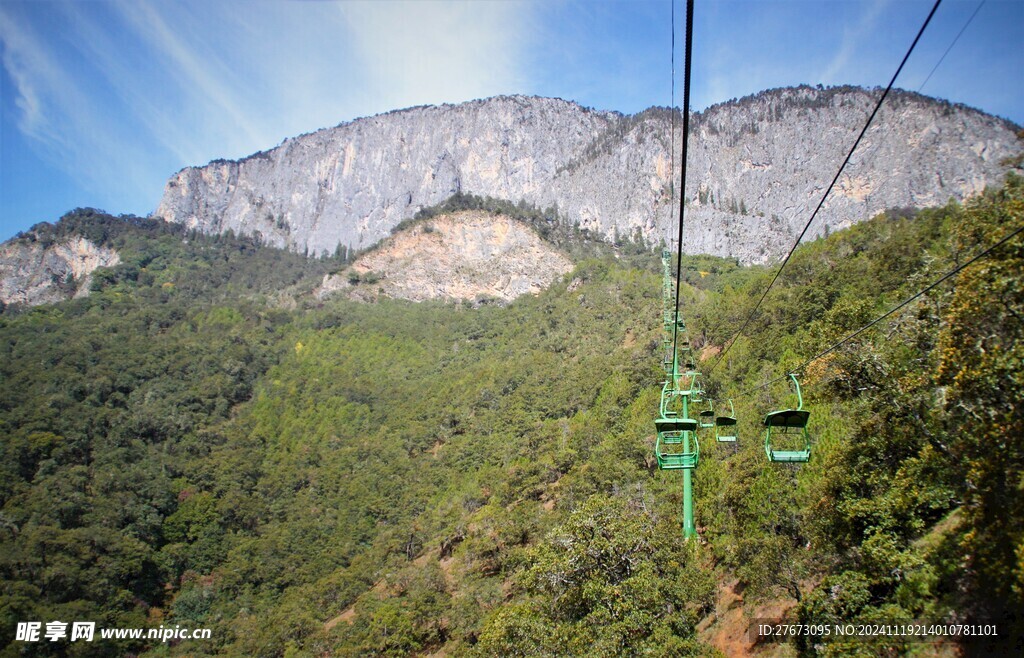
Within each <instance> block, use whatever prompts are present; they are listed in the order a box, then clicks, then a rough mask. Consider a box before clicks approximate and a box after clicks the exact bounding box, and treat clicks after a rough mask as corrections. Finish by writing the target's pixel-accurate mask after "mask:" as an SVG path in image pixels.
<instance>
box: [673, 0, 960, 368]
mask: <svg viewBox="0 0 1024 658" xmlns="http://www.w3.org/2000/svg"><path fill="white" fill-rule="evenodd" d="M940 4H942V0H935V5H934V6H933V7H932V10H931V11H930V12H929V13H928V18H926V19H925V20H924V24H923V25H921V29H920V30H918V32H917V36H916V37H914V42H913V43H911V44H910V48H909V49H907V54H906V55H904V56H903V61H901V62H900V65H899V67H898V68H897V69H896V73H894V74H893V76H892V79H891V80H890V81H889V84H888V86H886V88H885V91H884V92H882V96H881V97H880V98H879V99H878V103H876V104H875V109H874V110H872V112H871V115H870V116H869V117H868V120H867V123H865V124H864V128H862V129H861V131H860V134H859V135H857V139H856V141H854V143H853V147H852V148H850V152H849V153H847V154H846V158H845V159H844V160H843V164H842V165H840V166H839V171H837V172H836V175H835V177H834V178H833V179H832V182H831V183H830V184H829V186H828V189H826V190H825V194H824V195H823V196H822V197H821V201H819V202H818V206H817V207H816V208H815V209H814V212H813V213H811V217H810V219H808V220H807V223H806V224H804V228H803V230H802V231H800V235H799V236H797V239H796V242H794V243H793V246H792V247H791V248H790V250H789V253H788V254H786V257H785V258H784V259H783V260H782V264H781V265H779V269H778V270H776V271H775V276H774V277H772V280H771V282H770V283H769V284H768V287H767V288H765V290H764V293H763V294H762V295H761V298H760V299H759V300H758V301H757V304H755V305H754V310H752V311H751V312H750V315H748V316H747V319H746V320H745V321H744V322H743V325H742V326H741V327H740V330H739V331H737V332H736V334H735V335H734V336H733V337H732V338H731V339H730V340H729V341H727V343H728V344H727V345H726V346H725V349H723V350H722V353H721V354H719V355H718V359H717V360H716V361H715V362H714V363H713V364H712V365H711V368H709V369H708V374H710V373H711V372H713V371H714V370H715V368H717V367H718V364H720V363H721V362H722V361H723V360H724V359H725V355H726V354H727V353H728V352H729V349H730V348H732V346H733V345H735V344H736V340H737V339H739V337H740V336H741V335H743V332H744V331H745V330H746V328H747V327H748V326H749V325H750V321H751V320H753V319H754V315H755V314H756V313H757V310H758V309H759V308H760V307H761V303H762V302H764V300H765V297H767V296H768V292H769V291H770V290H771V289H772V287H773V286H774V285H775V282H776V281H778V279H779V275H780V274H782V270H783V269H784V268H785V267H786V264H787V263H789V259H790V258H791V257H792V256H793V252H794V251H796V248H797V246H799V244H800V241H801V240H803V239H804V236H805V235H806V234H807V230H808V229H809V228H810V227H811V224H812V223H813V222H814V219H815V217H817V216H818V212H819V211H820V210H821V208H822V207H823V206H824V205H825V200H826V199H827V198H828V195H829V194H830V193H831V192H832V188H834V187H835V185H836V183H837V182H838V181H839V177H840V176H841V175H842V173H843V169H845V168H846V165H847V164H849V162H850V158H852V157H853V153H854V151H856V150H857V147H858V146H859V145H860V142H861V139H863V138H864V134H865V133H867V131H868V128H869V127H870V126H871V122H872V121H874V119H875V115H877V114H878V110H879V109H881V107H882V103H884V102H885V98H886V96H888V95H889V92H890V91H891V90H892V88H893V85H894V84H896V78H898V77H899V75H900V72H901V71H902V70H903V66H904V65H905V64H906V63H907V60H908V59H910V54H911V53H913V52H914V48H915V47H916V46H917V42H918V41H920V39H921V35H922V34H924V31H925V29H926V28H927V27H928V23H930V22H931V20H932V16H934V15H935V12H936V10H938V8H939V5H940ZM684 140H685V136H684ZM683 144H684V145H685V144H686V142H685V141H684V142H683ZM684 152H685V146H684ZM680 214H682V213H681V211H680Z"/></svg>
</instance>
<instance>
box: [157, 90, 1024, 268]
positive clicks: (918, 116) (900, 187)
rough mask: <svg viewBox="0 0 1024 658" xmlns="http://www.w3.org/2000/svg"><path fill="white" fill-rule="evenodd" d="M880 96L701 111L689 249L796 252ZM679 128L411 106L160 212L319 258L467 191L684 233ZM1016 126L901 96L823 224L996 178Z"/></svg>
mask: <svg viewBox="0 0 1024 658" xmlns="http://www.w3.org/2000/svg"><path fill="white" fill-rule="evenodd" d="M879 93H880V92H879V91H878V90H864V89H860V88H854V87H840V88H831V89H821V88H811V87H799V88H790V89H777V90H771V91H766V92H762V93H760V94H757V95H755V96H750V97H747V98H743V99H740V100H738V101H731V102H728V103H723V104H720V105H716V106H713V107H711V108H709V109H708V110H706V111H705V112H703V113H700V114H696V115H694V116H693V121H692V122H691V131H692V132H691V142H690V144H691V153H690V161H689V169H688V177H687V189H686V199H687V202H688V204H689V208H690V210H689V211H688V213H687V226H686V237H685V244H684V250H685V251H686V252H688V253H711V254H716V255H721V256H733V257H737V258H739V259H740V260H742V261H744V262H765V261H767V260H770V259H771V258H773V257H776V256H778V255H779V254H781V253H784V252H785V250H786V249H787V248H788V246H789V245H790V244H791V243H792V240H793V238H794V237H795V235H796V234H797V232H798V231H799V230H800V229H801V228H802V227H803V224H804V223H805V222H806V221H807V219H808V218H809V217H810V214H811V212H812V211H813V209H814V207H815V206H816V205H817V203H818V202H819V200H820V198H821V195H822V194H823V192H824V190H825V188H826V187H827V185H828V183H829V182H830V181H831V179H832V177H833V176H834V175H835V172H836V171H837V170H838V167H839V164H840V163H841V161H842V159H843V157H844V156H845V154H846V152H847V151H848V150H849V148H850V146H851V145H852V144H853V141H854V139H855V138H856V135H857V133H858V132H859V131H860V129H861V127H862V126H863V124H864V121H865V120H866V118H867V116H868V114H869V113H870V111H871V108H872V107H873V105H874V103H875V102H876V99H877V96H878V94H879ZM671 122H672V112H670V111H669V110H667V109H651V110H647V111H645V112H642V113H640V114H637V115H633V116H622V115H620V114H617V113H613V112H598V111H594V110H589V109H586V108H583V107H580V106H578V105H576V104H573V103H569V102H566V101H562V100H556V99H546V98H525V97H498V98H492V99H488V100H482V101H473V102H470V103H464V104H461V105H443V106H439V107H418V108H412V109H409V110H402V111H396V112H392V113H389V114H384V115H380V116H375V117H370V118H366V119H359V120H357V121H353V122H351V123H347V124H343V125H340V126H337V127H335V128H330V129H325V130H321V131H318V132H315V133H312V134H308V135H303V136H300V137H296V138H294V139H289V140H286V141H285V142H284V143H283V144H281V146H279V147H277V148H275V149H272V150H270V151H266V152H262V153H258V154H256V155H254V156H251V157H249V158H246V159H243V160H240V161H216V162H212V163H210V164H209V165H207V166H205V167H189V168H186V169H183V170H182V171H180V172H178V173H177V174H176V175H175V176H173V177H172V178H171V180H170V181H169V182H168V183H167V187H166V190H165V193H164V197H163V200H162V201H161V203H160V206H159V208H158V209H157V210H156V212H155V213H154V214H155V215H156V216H158V217H161V218H163V219H165V220H167V221H173V222H180V223H184V224H186V225H188V226H189V227H193V228H198V229H201V230H203V231H207V232H223V231H227V230H228V229H231V230H233V231H235V232H241V233H247V234H253V235H258V236H260V237H261V238H262V239H263V240H264V241H266V242H268V243H270V244H274V245H277V246H286V247H289V248H291V249H294V250H297V251H306V252H308V253H311V254H319V253H324V252H328V253H329V252H333V251H334V250H335V249H336V248H337V247H338V246H339V245H341V246H344V247H347V248H351V249H363V248H366V247H368V246H370V245H373V244H375V243H376V242H377V241H379V240H381V239H382V238H384V237H385V236H387V235H388V233H389V231H390V230H391V229H392V228H393V227H394V226H396V225H397V224H398V223H399V222H401V221H402V220H404V219H407V218H409V217H412V216H413V215H415V213H416V212H417V211H419V210H420V209H422V208H425V207H429V206H432V205H436V204H438V203H440V202H442V201H444V200H445V199H447V198H448V197H450V196H451V195H452V194H454V193H456V192H464V193H471V194H476V195H481V196H491V197H495V198H500V199H507V200H510V201H513V202H518V201H525V202H528V203H530V204H533V205H535V206H538V207H542V208H548V207H552V206H556V207H557V208H558V210H559V213H560V214H561V216H562V217H563V218H565V219H567V220H569V221H571V222H574V223H578V224H579V225H580V227H581V228H587V229H590V230H592V231H595V232H597V233H598V234H601V235H605V236H612V235H613V234H614V233H615V232H616V231H618V232H619V233H620V234H622V235H635V234H636V233H637V232H639V233H640V234H641V235H642V236H643V237H644V238H646V239H647V240H648V241H650V242H652V243H654V242H657V241H659V240H661V239H663V238H668V237H669V236H672V235H674V234H675V229H674V222H675V217H676V215H677V212H676V210H675V208H674V203H673V202H672V200H671V199H670V197H669V191H670V189H671V183H672V181H673V180H676V179H677V178H678V163H676V170H675V171H673V167H672V156H671V153H672V150H670V149H669V142H670V135H671ZM680 123H681V122H679V121H678V118H677V121H676V125H677V129H676V134H675V143H674V146H675V152H677V153H678V151H679V148H680V144H681V137H680V135H679V130H678V126H679V125H680ZM1016 129H1017V128H1016V126H1014V125H1012V124H1011V123H1009V122H1007V121H1004V120H1002V119H998V118H996V117H992V116H989V115H986V114H984V113H982V112H979V111H977V110H974V109H971V108H967V107H964V106H959V105H951V104H949V103H946V102H943V101H937V100H935V99H930V98H927V97H924V96H920V95H917V94H912V93H907V92H897V93H894V94H892V95H890V97H889V99H888V100H887V101H886V105H885V106H884V108H883V110H882V112H880V114H879V116H878V117H877V118H876V120H875V123H874V125H873V127H872V128H871V130H869V131H868V133H867V135H866V136H865V139H864V141H863V142H862V144H861V147H860V148H859V149H858V152H857V153H856V155H855V156H854V158H853V160H852V162H851V163H850V165H849V166H848V168H847V169H846V171H845V173H844V174H843V177H842V178H841V180H840V181H839V184H838V186H837V189H836V190H835V191H834V192H833V193H832V195H831V196H830V197H829V200H828V202H827V203H826V204H825V207H824V208H823V209H822V212H821V213H820V214H819V219H818V220H817V221H816V224H815V226H813V227H812V229H811V232H810V235H811V236H814V235H817V234H820V233H824V232H825V231H827V230H830V229H836V228H841V227H844V226H847V225H849V224H852V223H854V222H857V221H861V220H863V219H866V218H868V217H871V216H873V215H875V214H877V213H878V212H880V211H882V210H884V209H886V208H890V207H904V206H929V205H938V204H943V203H945V202H946V201H948V200H949V199H951V198H953V199H963V198H965V197H967V196H969V195H972V194H975V193H977V192H979V191H980V190H981V189H983V188H984V186H985V185H986V184H992V183H998V182H999V181H1000V180H1001V178H1002V176H1003V173H1004V170H1005V167H1004V166H1003V165H1002V164H1001V162H1002V161H1004V160H1005V159H1006V158H1007V157H1010V156H1013V155H1015V154H1017V153H1019V152H1020V151H1021V144H1020V140H1019V139H1018V138H1017V136H1016V134H1015V131H1016Z"/></svg>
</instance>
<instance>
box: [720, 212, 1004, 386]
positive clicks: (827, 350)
mask: <svg viewBox="0 0 1024 658" xmlns="http://www.w3.org/2000/svg"><path fill="white" fill-rule="evenodd" d="M1021 233H1024V226H1021V227H1020V228H1018V229H1017V230H1015V231H1012V232H1011V233H1009V234H1008V235H1006V236H1005V237H1003V239H1001V240H1000V241H999V242H997V243H995V244H994V245H992V246H991V247H989V248H988V249H985V250H984V251H982V252H981V253H979V254H977V255H975V256H974V257H973V258H971V259H970V260H969V261H967V262H966V263H964V264H962V265H958V266H957V267H955V268H953V269H952V270H950V271H949V272H946V273H945V274H943V275H942V276H941V277H939V278H938V279H937V280H936V281H934V282H932V283H930V284H929V285H928V286H926V287H925V288H922V289H921V290H919V291H918V292H916V293H914V294H913V295H911V296H910V297H908V298H906V299H904V300H903V301H902V302H900V303H899V304H897V305H896V306H893V307H892V308H891V309H889V310H888V311H886V312H885V313H884V314H882V315H880V316H878V317H877V318H875V319H874V320H872V321H871V322H868V323H867V324H866V325H864V326H863V327H861V328H860V329H858V330H856V331H854V332H853V333H851V334H849V335H848V336H846V337H845V338H843V339H842V340H839V341H836V342H835V343H832V345H830V346H828V347H826V348H825V349H823V350H822V351H820V352H818V353H817V354H815V355H814V356H812V357H811V358H809V359H807V360H806V361H804V362H803V363H801V364H800V365H799V366H797V367H796V368H795V369H793V370H792V371H791V372H793V373H797V372H803V370H804V368H806V367H807V366H808V365H810V364H811V363H812V362H813V361H815V360H817V359H820V358H821V357H823V356H825V355H826V354H828V353H830V352H832V351H833V350H835V349H837V348H839V347H842V346H843V345H845V344H846V343H848V342H849V341H851V340H853V339H854V338H856V337H857V336H859V335H861V334H862V333H864V332H865V331H867V330H868V329H870V328H871V327H873V326H875V325H876V324H878V323H879V322H881V321H882V320H884V319H886V318H887V317H889V316H890V315H892V314H893V313H895V312H896V311H898V310H900V309H901V308H903V307H904V306H906V305H907V304H909V303H910V302H912V301H914V300H915V299H917V298H918V297H921V296H922V295H924V294H926V293H928V292H929V291H931V290H933V289H934V288H935V287H936V286H938V285H939V284H941V283H942V282H944V281H946V280H948V279H950V278H952V277H954V276H956V275H957V274H960V272H962V271H963V270H965V269H967V268H968V267H970V266H971V265H972V264H974V263H975V262H977V261H979V260H981V259H982V258H984V257H985V256H988V255H989V254H990V253H992V252H993V251H995V250H996V249H998V248H999V247H1002V246H1003V245H1004V244H1006V243H1007V242H1009V241H1010V240H1012V239H1013V238H1015V237H1017V236H1018V235H1019V234H1021ZM786 377H789V374H788V373H787V374H785V375H782V376H780V377H776V378H775V379H773V380H771V381H768V382H765V383H764V384H761V385H760V386H755V387H753V388H749V389H747V390H745V391H742V392H741V393H740V395H746V394H747V393H752V392H754V391H757V390H759V389H762V388H764V387H766V386H771V385H772V384H774V383H775V382H777V381H780V380H782V379H785V378H786Z"/></svg>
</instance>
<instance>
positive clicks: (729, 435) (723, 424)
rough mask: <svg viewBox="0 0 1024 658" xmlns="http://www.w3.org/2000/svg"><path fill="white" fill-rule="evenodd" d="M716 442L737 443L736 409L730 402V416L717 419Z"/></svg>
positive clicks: (730, 401)
mask: <svg viewBox="0 0 1024 658" xmlns="http://www.w3.org/2000/svg"><path fill="white" fill-rule="evenodd" d="M715 440H717V441H718V442H719V443H736V407H734V406H732V399H730V400H729V415H728V416H718V417H716V418H715Z"/></svg>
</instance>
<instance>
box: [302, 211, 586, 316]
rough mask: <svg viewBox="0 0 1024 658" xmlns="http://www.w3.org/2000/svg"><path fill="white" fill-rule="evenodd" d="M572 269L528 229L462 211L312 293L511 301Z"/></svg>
mask: <svg viewBox="0 0 1024 658" xmlns="http://www.w3.org/2000/svg"><path fill="white" fill-rule="evenodd" d="M571 269H572V261H570V260H569V258H567V257H566V256H565V255H563V254H561V253H559V252H558V251H556V250H555V249H553V248H552V247H551V246H550V245H549V244H548V243H547V242H545V241H544V240H542V239H541V238H540V237H539V236H538V235H537V234H536V233H535V232H534V231H533V229H531V228H530V227H529V226H527V225H526V224H524V223H522V222H519V221H516V220H514V219H511V218H509V217H506V216H504V215H496V214H491V213H486V212H480V211H463V212H460V213H455V214H452V215H441V216H438V217H435V218H432V219H430V220H429V221H426V222H422V223H419V224H417V225H415V226H412V227H410V228H408V229H405V230H403V231H400V232H398V233H396V234H395V235H394V236H393V237H390V238H387V239H385V240H384V242H383V243H381V245H380V246H379V247H378V248H376V249H373V250H372V251H370V252H369V253H366V254H364V255H362V256H360V257H359V258H357V259H356V261H355V262H354V263H353V264H352V267H351V268H349V269H348V270H347V271H345V272H342V273H340V274H334V275H328V276H325V277H324V281H323V284H322V285H321V286H320V288H319V289H318V290H317V295H318V296H321V297H324V296H327V295H330V294H332V293H336V292H338V293H348V295H349V296H350V297H354V298H358V299H366V298H373V297H376V295H378V294H383V295H386V296H388V297H395V298H398V299H408V300H412V301H424V300H428V299H449V300H469V301H474V302H476V301H483V300H487V299H496V300H500V301H511V300H513V299H515V298H516V297H519V296H520V295H524V294H527V293H530V294H537V293H538V292H540V291H541V290H543V289H544V288H546V287H547V286H548V285H550V284H551V283H552V281H554V280H555V279H557V278H558V277H560V276H562V275H563V274H566V273H567V272H569V271H570V270H571Z"/></svg>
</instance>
